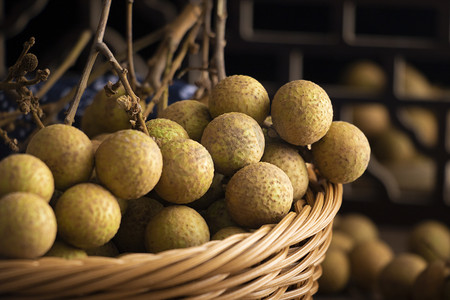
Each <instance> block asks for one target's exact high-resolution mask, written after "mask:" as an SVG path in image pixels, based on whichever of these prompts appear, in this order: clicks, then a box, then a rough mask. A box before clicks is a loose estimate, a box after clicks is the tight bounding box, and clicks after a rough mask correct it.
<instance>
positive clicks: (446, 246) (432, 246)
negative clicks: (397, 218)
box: [408, 220, 450, 262]
mask: <svg viewBox="0 0 450 300" xmlns="http://www.w3.org/2000/svg"><path fill="white" fill-rule="evenodd" d="M408 248H409V250H410V251H411V252H414V253H416V254H419V255H420V256H422V257H423V258H425V260H426V261H428V262H433V261H435V260H439V259H443V260H448V259H449V258H450V232H449V229H448V227H447V226H446V225H445V224H444V223H441V222H439V221H435V220H423V221H422V222H420V223H418V224H416V225H415V226H414V228H413V229H412V231H411V232H410V234H409V237H408Z"/></svg>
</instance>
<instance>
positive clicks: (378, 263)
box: [349, 240, 394, 291]
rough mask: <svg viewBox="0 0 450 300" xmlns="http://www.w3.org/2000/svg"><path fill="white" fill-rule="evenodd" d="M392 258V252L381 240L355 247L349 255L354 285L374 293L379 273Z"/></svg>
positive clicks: (370, 241) (366, 242)
mask: <svg viewBox="0 0 450 300" xmlns="http://www.w3.org/2000/svg"><path fill="white" fill-rule="evenodd" d="M393 257H394V252H393V250H392V249H391V247H390V246H389V245H388V244H386V243H385V242H384V241H382V240H368V241H365V242H362V243H359V244H358V245H356V246H355V247H354V248H353V249H352V251H351V252H350V254H349V258H350V265H351V270H352V277H353V280H354V282H355V283H356V285H357V286H359V287H361V288H363V289H365V290H370V291H374V290H375V289H376V286H377V284H378V276H379V274H380V272H381V271H382V270H383V268H384V267H385V266H386V265H387V264H388V263H390V261H391V260H392V259H393Z"/></svg>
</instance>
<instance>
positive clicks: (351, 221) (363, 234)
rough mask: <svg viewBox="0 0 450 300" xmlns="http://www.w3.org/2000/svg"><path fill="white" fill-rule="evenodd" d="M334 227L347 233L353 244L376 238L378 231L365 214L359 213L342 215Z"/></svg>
mask: <svg viewBox="0 0 450 300" xmlns="http://www.w3.org/2000/svg"><path fill="white" fill-rule="evenodd" d="M336 229H337V230H340V231H342V232H344V233H346V234H347V235H349V236H350V237H351V238H352V240H353V243H354V246H356V245H358V244H360V243H364V242H366V241H370V240H376V239H378V236H379V232H378V228H377V226H376V224H375V223H374V222H373V221H372V220H371V219H369V218H368V217H367V216H365V215H363V214H359V213H348V214H345V215H343V216H342V217H341V218H340V220H339V223H338V224H337V225H336Z"/></svg>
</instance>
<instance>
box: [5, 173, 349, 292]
mask: <svg viewBox="0 0 450 300" xmlns="http://www.w3.org/2000/svg"><path fill="white" fill-rule="evenodd" d="M342 190H343V188H342V185H341V184H332V183H329V182H326V181H323V180H322V181H321V182H320V183H319V182H312V183H311V184H310V187H309V189H308V192H307V194H306V196H305V200H300V201H297V202H296V204H295V211H292V212H290V213H289V214H288V215H287V216H286V217H284V218H283V220H282V221H281V222H279V223H278V224H275V225H264V226H262V227H261V228H259V229H258V230H256V231H254V232H251V233H245V234H237V235H233V236H231V237H229V238H227V239H225V240H222V241H210V242H208V243H206V244H204V245H202V246H198V247H192V248H186V249H177V250H170V251H165V252H162V253H159V254H156V255H155V254H149V253H140V254H126V255H123V256H121V257H119V258H107V257H87V258H84V259H77V260H65V259H62V258H56V257H43V258H39V259H35V260H19V259H12V260H0V298H2V299H4V298H5V299H71V298H77V297H81V298H82V299H86V300H87V299H168V298H169V299H180V298H183V299H227V300H228V299H261V298H265V299H266V298H267V299H294V298H296V299H299V298H300V299H309V298H311V297H312V295H314V294H315V293H316V292H317V290H318V284H317V279H318V278H319V277H320V275H321V267H320V263H321V262H322V260H323V258H324V254H325V252H326V250H327V249H328V246H329V243H330V240H331V229H332V223H333V219H334V217H335V215H336V213H337V212H338V210H339V208H340V206H341V202H342Z"/></svg>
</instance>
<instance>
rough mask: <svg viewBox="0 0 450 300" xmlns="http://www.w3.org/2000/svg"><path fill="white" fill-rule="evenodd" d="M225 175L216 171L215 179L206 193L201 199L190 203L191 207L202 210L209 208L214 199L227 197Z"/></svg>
mask: <svg viewBox="0 0 450 300" xmlns="http://www.w3.org/2000/svg"><path fill="white" fill-rule="evenodd" d="M224 177H225V176H224V175H223V174H220V173H217V172H214V177H213V181H212V183H211V186H210V187H209V189H208V190H207V191H206V193H205V194H204V195H203V196H201V197H200V198H199V199H197V200H195V201H193V202H191V203H188V204H187V205H188V206H189V207H192V208H193V209H195V210H197V211H200V210H204V209H207V208H208V207H209V206H210V205H211V204H212V203H213V202H214V201H216V200H219V199H222V198H225V188H224V184H223V180H224Z"/></svg>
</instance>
